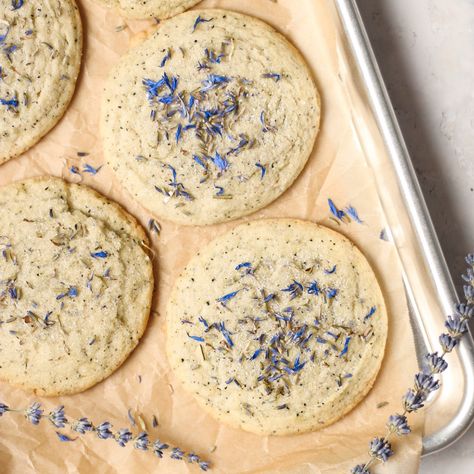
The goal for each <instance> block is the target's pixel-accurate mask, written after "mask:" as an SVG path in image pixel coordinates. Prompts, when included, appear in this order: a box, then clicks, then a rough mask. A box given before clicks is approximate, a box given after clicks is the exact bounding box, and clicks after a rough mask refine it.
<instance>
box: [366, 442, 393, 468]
mask: <svg viewBox="0 0 474 474" xmlns="http://www.w3.org/2000/svg"><path fill="white" fill-rule="evenodd" d="M369 454H370V455H371V456H372V457H373V458H375V459H378V460H379V461H382V462H385V461H387V460H388V458H389V457H390V456H392V455H393V451H392V447H391V445H390V443H389V442H388V441H387V440H386V439H385V438H374V439H373V440H372V441H371V442H370V444H369Z"/></svg>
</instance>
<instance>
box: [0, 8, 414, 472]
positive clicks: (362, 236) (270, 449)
mask: <svg viewBox="0 0 474 474" xmlns="http://www.w3.org/2000/svg"><path fill="white" fill-rule="evenodd" d="M200 6H201V7H224V8H229V9H233V10H236V11H240V12H243V13H248V14H253V15H255V16H257V17H259V18H261V19H263V20H266V21H267V22H269V23H270V24H272V25H273V26H275V27H276V28H277V29H278V30H280V31H281V32H282V33H284V34H285V35H286V36H287V37H289V38H290V39H291V40H292V41H293V42H294V43H295V45H296V46H297V47H298V48H299V49H300V50H301V51H302V53H303V55H304V56H305V57H306V59H307V61H308V62H309V63H310V65H311V67H312V69H313V71H314V75H315V78H316V81H317V83H318V86H319V88H320V90H321V93H322V99H323V120H322V128H321V133H320V136H319V138H318V142H317V146H316V148H315V151H314V152H313V155H312V157H311V158H310V161H309V163H308V166H307V167H306V168H305V170H304V171H303V173H302V175H301V176H300V177H299V179H298V180H297V181H296V183H295V184H294V186H293V187H292V188H291V189H290V190H289V191H288V192H287V193H285V195H284V196H282V197H281V198H280V199H278V200H277V201H276V202H275V203H273V204H272V205H270V206H269V207H267V208H266V209H264V210H262V211H260V212H258V213H256V214H254V215H252V216H250V217H249V219H255V218H259V217H287V216H288V217H290V216H291V217H298V218H305V219H310V220H313V221H317V222H321V223H323V224H326V225H328V226H330V227H332V228H335V229H337V230H339V231H341V232H343V233H344V234H345V235H347V236H348V237H350V238H351V239H352V240H354V241H355V242H356V243H357V244H358V245H359V247H360V248H361V249H362V250H363V252H364V253H365V255H366V256H367V257H368V259H369V261H370V262H371V264H372V266H373V267H374V269H375V271H376V273H377V274H378V276H379V278H380V281H381V285H382V287H383V291H384V294H385V297H386V300H387V306H388V309H389V316H390V327H389V340H388V345H387V352H386V357H385V359H384V363H383V367H382V370H381V373H380V375H379V377H378V379H377V381H376V383H375V386H374V388H373V390H372V391H371V392H370V393H369V395H368V396H367V398H366V399H365V400H364V401H363V402H362V403H361V404H360V405H359V406H358V407H357V408H356V409H355V410H353V411H352V412H351V413H350V414H349V415H347V416H346V417H344V418H343V419H342V420H341V421H339V422H338V423H336V424H334V425H332V426H330V427H328V428H325V429H323V430H321V431H319V432H316V433H310V434H305V435H298V436H288V437H280V438H279V437H258V436H255V435H252V434H248V433H245V432H242V431H239V430H234V429H230V428H228V427H226V426H224V425H222V424H219V423H217V422H215V421H214V420H213V419H212V418H210V417H209V416H208V415H206V414H205V413H204V412H203V411H202V410H201V409H200V408H199V407H198V406H197V404H196V403H195V402H194V401H193V400H192V397H190V396H189V395H188V394H186V393H185V392H184V391H183V390H182V389H181V387H180V385H179V383H177V381H176V380H174V378H173V376H172V374H171V373H170V368H169V366H168V363H167V361H166V357H165V351H164V341H165V338H164V317H163V316H164V308H165V303H166V300H167V297H168V294H169V291H170V288H171V285H172V283H173V281H174V278H175V277H176V275H177V274H178V273H179V271H180V269H181V268H182V267H183V266H184V265H185V263H186V262H187V261H188V260H189V258H190V257H191V256H192V255H194V254H195V253H196V251H197V250H198V249H199V248H200V247H201V246H202V245H204V244H205V243H206V242H208V241H209V240H211V239H212V238H213V237H214V236H216V235H218V234H221V233H223V232H225V231H226V230H228V229H229V228H231V227H233V226H234V225H236V222H234V223H229V224H224V225H218V226H212V227H207V228H186V227H180V226H176V225H173V224H170V223H167V222H165V221H163V222H161V225H162V228H163V229H162V233H161V235H160V237H158V238H156V237H154V238H153V249H154V251H155V253H156V257H155V268H156V270H157V272H156V276H157V291H156V292H155V301H154V311H153V314H152V316H151V319H150V324H149V326H148V329H147V332H146V334H145V337H144V339H143V341H142V343H141V344H140V345H139V347H138V348H137V350H136V351H135V352H134V353H133V355H132V356H131V357H130V359H129V360H128V361H127V362H126V363H125V364H124V366H123V367H122V368H121V369H119V370H118V371H117V372H116V373H115V374H114V375H112V376H111V377H110V378H109V379H107V380H106V381H105V382H103V383H101V384H99V385H98V386H96V387H94V388H93V389H91V390H88V391H87V392H85V393H83V394H79V395H75V396H72V397H62V398H58V399H44V400H41V401H42V402H44V405H45V407H46V408H47V409H50V408H52V407H54V406H56V405H57V404H64V405H65V406H66V410H67V412H68V415H69V416H70V417H81V416H88V417H89V418H91V419H92V420H93V421H94V422H95V423H99V422H101V421H103V420H108V421H110V422H112V423H113V424H114V426H115V427H117V428H119V427H122V426H127V425H128V424H129V421H128V417H127V410H128V409H129V408H130V409H132V412H133V413H135V414H137V413H139V414H141V416H142V418H143V419H144V420H145V422H146V423H147V428H148V429H149V432H150V436H152V437H155V436H157V437H160V439H163V440H165V441H167V442H169V443H170V444H176V445H178V446H180V447H181V448H182V449H185V450H193V451H195V452H197V453H198V454H199V455H201V457H203V458H205V459H208V460H209V461H211V463H212V465H213V472H225V473H234V472H235V473H236V472H262V473H263V472H272V473H276V472H278V473H290V472H291V473H309V472H311V473H336V472H337V473H340V472H347V471H348V470H349V469H350V467H352V466H353V465H354V464H356V463H357V462H360V461H362V460H365V459H366V458H367V454H366V453H367V446H368V441H369V440H370V439H371V438H372V437H373V436H375V435H381V434H383V433H384V431H385V429H384V424H385V422H386V419H387V417H388V415H389V414H391V413H392V412H394V411H397V410H400V400H401V396H402V394H403V393H404V392H405V391H406V388H407V387H408V386H410V385H411V383H412V377H413V374H414V373H415V371H416V369H417V364H416V356H415V348H414V344H413V337H412V333H411V330H410V324H409V317H408V310H407V305H406V301H405V296H404V289H403V284H402V280H401V267H400V264H399V260H398V256H397V252H396V249H395V247H394V246H393V244H391V243H389V242H386V241H384V240H381V239H380V238H379V235H380V232H381V230H382V229H383V228H385V227H386V226H387V222H386V219H385V214H384V212H383V210H382V206H381V203H380V199H379V195H378V192H377V187H376V184H375V180H374V175H373V169H372V168H371V167H369V166H368V162H370V161H373V160H374V159H375V158H376V157H382V156H384V154H385V149H384V147H383V145H382V144H381V143H377V142H375V143H374V144H373V145H372V146H370V147H369V148H367V146H366V145H365V140H362V137H363V136H364V135H369V136H370V135H371V134H372V133H375V130H376V129H375V128H374V124H373V121H372V118H371V114H370V110H369V107H368V105H366V103H365V102H364V100H363V98H362V97H361V95H360V93H359V90H360V89H359V87H358V84H356V83H355V82H354V80H353V75H352V74H351V68H352V65H351V63H350V60H349V57H348V56H347V55H346V53H345V50H344V47H343V44H344V41H343V33H342V31H341V30H340V28H339V26H338V25H339V23H338V22H337V21H336V15H337V13H336V10H335V7H334V5H333V3H332V1H331V0H278V1H277V2H274V1H272V0H205V1H204V2H202V4H201V5H200ZM80 7H81V13H82V18H83V23H84V29H85V38H86V40H85V41H86V42H85V55H84V62H83V69H82V74H81V77H80V79H79V82H78V87H77V92H76V95H75V97H74V100H73V102H72V104H71V106H70V108H69V110H68V112H67V114H66V116H65V118H64V119H63V120H62V121H61V123H60V124H59V125H58V126H57V127H56V128H55V129H54V130H53V131H52V132H51V133H50V134H49V135H48V136H47V137H46V138H45V139H44V140H43V141H42V142H41V143H39V144H38V145H37V146H36V147H34V148H33V149H32V150H30V151H29V152H28V153H26V154H25V155H23V156H22V157H20V158H18V159H15V160H12V161H10V162H8V163H6V164H5V165H3V166H2V167H0V184H6V183H9V182H11V181H13V180H18V179H23V178H26V177H31V176H38V175H44V174H52V175H56V176H63V177H65V178H66V179H69V180H71V181H76V182H77V181H78V180H79V179H80V178H79V177H78V176H76V175H73V174H71V173H70V172H69V168H70V167H71V166H72V165H75V166H78V167H79V168H82V165H83V164H84V163H86V162H87V163H88V164H91V165H93V166H100V165H101V164H102V152H101V142H100V138H99V136H98V133H97V130H98V114H99V104H100V96H101V91H102V87H103V83H104V79H105V77H106V75H107V71H108V70H109V69H110V68H111V67H112V65H114V64H115V63H116V62H117V61H118V59H119V57H120V55H121V54H123V52H125V51H126V50H127V48H128V47H129V44H131V43H132V44H135V43H137V42H138V41H141V40H142V39H143V38H144V37H145V36H146V34H145V31H146V30H147V29H150V28H152V27H154V26H153V24H152V22H137V21H134V22H126V21H124V20H123V19H121V18H120V17H119V16H118V15H116V14H115V13H113V12H111V11H109V10H105V9H103V8H101V7H98V6H96V5H95V4H94V3H93V2H91V1H89V0H83V1H81V2H80ZM124 25H127V27H126V28H122V27H123V26H124ZM117 27H118V28H117ZM117 30H120V31H117ZM77 152H87V153H89V155H88V156H86V157H83V158H79V157H78V156H77ZM378 172H384V170H383V168H382V169H381V170H378ZM387 173H388V170H387ZM81 181H82V182H84V183H86V184H88V185H90V186H92V187H94V188H95V189H97V190H99V191H101V192H102V193H104V194H105V195H107V196H109V197H111V198H112V199H115V200H116V201H118V202H120V203H121V204H122V205H123V206H124V207H125V208H127V209H128V210H129V211H130V212H131V213H132V214H133V215H135V216H136V217H138V218H139V219H140V220H141V222H142V223H143V224H144V225H146V223H147V222H148V220H149V218H150V217H151V216H150V215H149V213H148V212H147V211H145V210H144V209H142V208H141V207H140V206H138V205H137V204H136V203H134V202H133V201H132V200H131V199H130V197H129V196H128V195H127V194H125V193H124V192H123V191H122V190H121V189H120V187H119V186H118V185H117V183H116V181H115V179H114V177H113V175H112V173H111V171H110V170H109V169H108V168H107V167H104V168H102V169H101V170H100V171H99V173H98V174H97V175H95V176H89V175H83V178H82V179H81ZM328 197H331V198H332V199H333V200H334V201H335V202H336V204H337V205H338V206H339V207H344V206H346V205H349V204H350V205H352V206H354V207H355V208H356V209H357V210H358V212H359V215H360V217H361V218H362V220H363V221H364V223H363V224H357V223H351V224H337V223H336V222H334V221H333V220H332V219H330V214H329V210H328V206H327V198H328ZM139 376H140V377H139ZM140 380H141V381H140ZM31 400H33V397H32V396H31V395H28V394H25V393H24V392H22V391H20V390H17V389H13V388H11V387H9V386H6V385H2V386H1V387H0V401H2V402H4V403H7V404H8V405H10V406H12V407H24V406H26V405H27V404H28V403H29V402H30V401H31ZM381 402H388V404H386V405H385V406H384V407H382V408H377V405H378V404H379V403H381ZM153 415H155V416H156V417H157V418H158V420H159V427H157V428H152V427H151V417H152V416H153ZM422 418H423V417H422V415H420V414H418V415H416V416H415V417H412V418H411V425H412V427H413V431H414V433H413V434H412V435H410V436H409V437H406V438H403V439H402V440H397V442H396V443H395V446H394V447H395V449H396V452H397V454H396V455H395V456H394V457H393V458H392V460H391V461H390V462H389V463H388V464H386V465H385V466H383V467H382V466H380V467H377V468H376V469H375V472H383V473H399V472H403V473H407V474H410V473H416V472H417V471H418V461H419V455H420V450H421V426H422V423H423V419H422ZM0 437H1V439H2V442H1V445H0V462H1V463H2V467H3V468H4V469H5V471H6V472H12V473H16V472H18V473H20V472H21V473H29V472H48V473H56V472H88V471H89V472H94V473H102V472H104V473H105V472H127V473H133V472H166V473H168V472H170V473H171V472H173V473H174V472H176V473H181V472H188V471H193V472H196V471H197V468H196V467H190V466H189V465H186V464H185V463H183V462H177V461H173V460H170V459H166V458H165V459H163V460H157V459H156V458H155V457H154V456H153V455H152V454H151V453H148V454H146V453H142V452H137V451H136V450H134V449H132V448H131V447H128V448H120V447H119V446H118V445H117V444H116V443H115V442H113V441H110V440H108V441H101V440H99V439H97V438H96V437H95V436H94V435H88V436H81V437H80V438H79V439H77V440H76V441H74V442H73V443H63V444H62V443H60V442H59V441H58V440H57V438H56V436H55V434H54V430H53V429H52V427H51V425H49V424H48V422H43V423H42V424H41V425H40V426H39V427H32V426H31V425H28V424H27V422H26V420H24V419H23V418H22V417H19V416H14V415H13V414H8V415H5V416H4V417H2V419H1V422H0Z"/></svg>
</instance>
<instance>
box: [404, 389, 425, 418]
mask: <svg viewBox="0 0 474 474" xmlns="http://www.w3.org/2000/svg"><path fill="white" fill-rule="evenodd" d="M402 400H403V408H405V410H406V411H407V412H408V413H411V412H412V411H416V410H419V409H420V408H422V407H423V403H424V402H425V400H426V396H425V394H424V393H422V392H415V391H414V390H413V389H412V388H410V389H408V392H407V393H406V394H405V395H404V397H403V399H402Z"/></svg>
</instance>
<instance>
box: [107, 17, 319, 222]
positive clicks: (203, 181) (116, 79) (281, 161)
mask: <svg viewBox="0 0 474 474" xmlns="http://www.w3.org/2000/svg"><path fill="white" fill-rule="evenodd" d="M319 118H320V102H319V95H318V92H317V89H316V87H315V85H314V81H313V79H312V77H311V73H310V71H309V69H308V67H307V65H306V64H305V62H304V60H303V58H302V57H301V55H300V54H299V53H298V52H297V50H296V49H295V48H294V47H293V46H291V45H290V43H289V42H288V41H287V40H286V39H285V38H284V37H283V36H281V35H280V34H279V33H277V32H276V31H275V30H273V29H272V28H271V27H270V26H268V25H266V24H265V23H263V22H261V21H260V20H257V19H255V18H251V17H248V16H245V15H241V14H237V13H232V12H229V11H224V10H201V11H190V12H187V13H183V14H182V15H179V16H177V17H174V18H172V19H171V20H168V21H166V22H165V23H164V24H163V25H161V26H160V28H159V29H158V31H157V32H156V33H155V34H154V35H153V36H152V37H151V38H150V39H148V40H147V41H145V42H144V43H143V44H141V45H140V46H139V47H137V48H136V49H133V50H132V51H130V52H129V53H128V54H127V55H125V56H124V57H123V58H122V59H121V60H120V62H119V63H118V64H117V65H116V67H115V68H114V69H113V70H112V72H111V74H110V77H109V79H108V82H107V85H106V90H105V95H104V101H103V107H102V127H101V128H102V134H103V141H104V151H105V155H106V160H107V162H108V163H109V165H110V166H111V167H112V168H113V169H114V171H115V173H116V174H117V176H118V179H119V180H120V182H121V183H122V185H123V186H124V187H125V188H126V189H127V190H128V191H129V192H130V193H131V194H132V195H133V196H134V197H135V198H136V199H137V200H138V201H139V202H140V203H141V204H142V205H143V206H145V207H146V208H148V209H149V210H150V211H151V212H152V213H154V214H156V215H158V216H160V217H162V218H165V219H168V220H171V221H174V222H177V223H180V224H197V225H202V224H211V223H216V222H222V221H227V220H231V219H235V218H238V217H240V216H243V215H246V214H249V213H251V212H254V211H256V210H257V209H260V208H262V207H264V206H265V205H267V204H269V203H270V202H271V201H273V200H274V199H276V198H277V197H278V196H280V195H281V194H282V193H283V192H284V191H285V190H286V189H287V188H288V187H289V186H290V185H291V184H292V182H293V181H294V180H295V178H296V177H297V176H298V174H299V173H300V172H301V170H302V169H303V167H304V165H305V164H306V161H307V159H308V157H309V155H310V153H311V150H312V149H313V146H314V141H315V139H316V135H317V132H318V128H319Z"/></svg>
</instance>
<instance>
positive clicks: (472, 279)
mask: <svg viewBox="0 0 474 474" xmlns="http://www.w3.org/2000/svg"><path fill="white" fill-rule="evenodd" d="M461 277H462V279H463V280H464V281H465V282H466V283H468V284H469V285H471V286H472V285H474V270H473V269H472V268H468V269H467V271H466V274H465V275H461Z"/></svg>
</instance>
